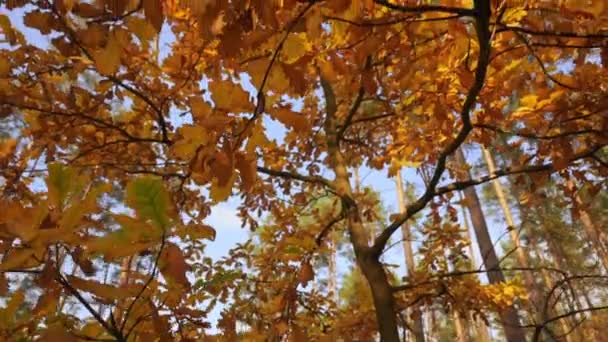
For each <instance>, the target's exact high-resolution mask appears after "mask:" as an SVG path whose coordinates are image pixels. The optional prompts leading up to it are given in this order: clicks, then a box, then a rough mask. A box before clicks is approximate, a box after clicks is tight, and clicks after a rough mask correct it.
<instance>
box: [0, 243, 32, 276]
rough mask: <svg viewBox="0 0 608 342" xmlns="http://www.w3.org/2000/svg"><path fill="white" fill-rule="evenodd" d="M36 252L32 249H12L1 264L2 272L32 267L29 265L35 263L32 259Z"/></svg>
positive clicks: (0, 270) (0, 269)
mask: <svg viewBox="0 0 608 342" xmlns="http://www.w3.org/2000/svg"><path fill="white" fill-rule="evenodd" d="M34 252H35V251H34V250H33V249H31V248H19V249H12V250H11V251H10V252H8V256H5V258H4V260H3V261H2V263H1V264H0V272H5V271H8V270H11V269H16V268H19V267H24V266H26V265H28V266H32V265H29V263H30V262H31V261H33V260H32V259H31V257H32V256H33V255H34Z"/></svg>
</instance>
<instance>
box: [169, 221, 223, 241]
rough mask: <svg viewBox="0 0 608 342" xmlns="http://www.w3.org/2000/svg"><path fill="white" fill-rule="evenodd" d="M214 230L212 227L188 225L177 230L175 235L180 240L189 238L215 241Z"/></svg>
mask: <svg viewBox="0 0 608 342" xmlns="http://www.w3.org/2000/svg"><path fill="white" fill-rule="evenodd" d="M215 234H216V232H215V229H213V227H211V226H208V225H206V224H194V223H193V224H188V225H185V226H182V227H181V228H179V229H178V230H177V235H178V236H179V237H181V238H185V237H186V236H188V237H190V238H191V239H192V240H200V239H206V240H211V241H214V240H215Z"/></svg>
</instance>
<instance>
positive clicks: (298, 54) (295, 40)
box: [281, 32, 312, 64]
mask: <svg viewBox="0 0 608 342" xmlns="http://www.w3.org/2000/svg"><path fill="white" fill-rule="evenodd" d="M311 48H312V45H311V43H310V42H309V41H308V39H307V38H306V33H303V32H302V33H292V34H290V35H289V36H287V39H285V43H284V44H283V49H282V50H281V55H282V57H283V58H282V60H283V63H285V64H292V63H295V62H296V61H297V60H299V59H300V58H302V57H303V56H304V55H306V53H307V52H309V51H310V50H311Z"/></svg>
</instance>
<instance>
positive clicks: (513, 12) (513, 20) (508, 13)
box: [502, 7, 528, 25]
mask: <svg viewBox="0 0 608 342" xmlns="http://www.w3.org/2000/svg"><path fill="white" fill-rule="evenodd" d="M526 15H528V11H527V10H526V9H525V8H523V7H511V8H507V9H506V10H505V13H504V14H503V16H502V21H503V22H504V23H505V24H511V25H518V24H519V22H521V20H522V19H523V18H525V17H526Z"/></svg>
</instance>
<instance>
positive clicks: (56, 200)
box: [46, 163, 74, 208]
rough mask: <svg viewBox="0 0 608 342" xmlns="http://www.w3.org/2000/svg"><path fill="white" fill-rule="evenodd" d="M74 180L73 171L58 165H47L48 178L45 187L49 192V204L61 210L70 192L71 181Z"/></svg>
mask: <svg viewBox="0 0 608 342" xmlns="http://www.w3.org/2000/svg"><path fill="white" fill-rule="evenodd" d="M73 178H74V170H72V169H70V168H68V167H67V166H65V165H62V164H59V163H51V164H49V176H48V177H47V179H46V186H47V188H48V191H49V201H50V202H51V204H53V205H55V206H57V207H59V208H63V206H64V205H65V202H66V200H67V198H68V196H69V194H70V192H71V190H72V189H71V188H72V186H71V184H70V183H71V180H72V179H73Z"/></svg>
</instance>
